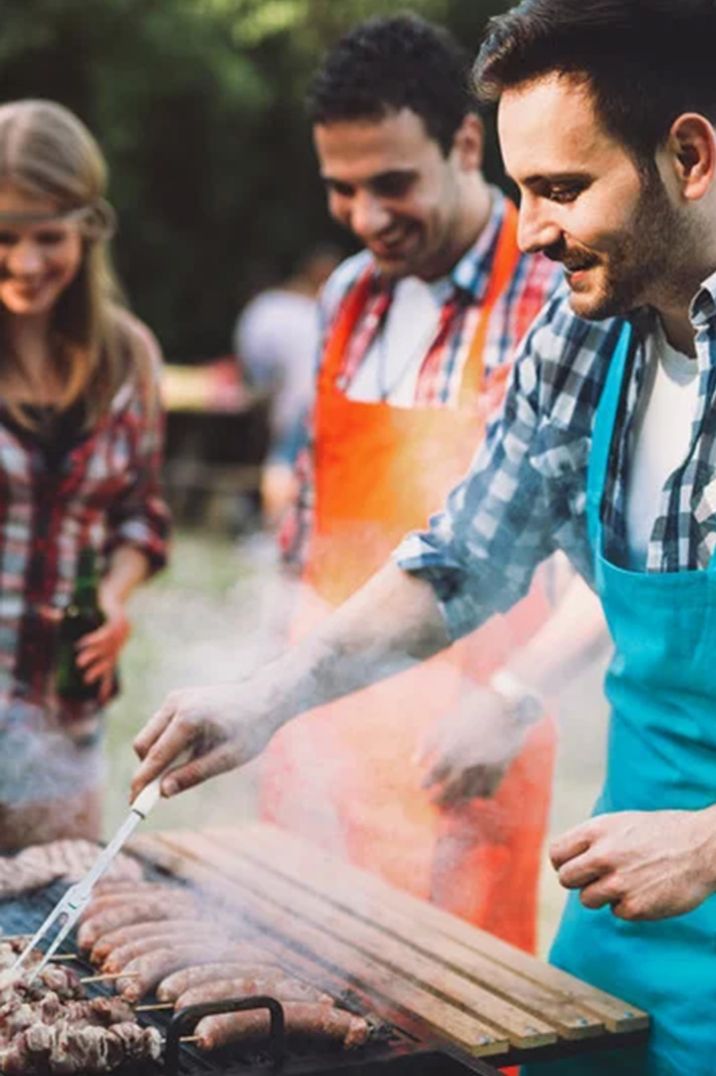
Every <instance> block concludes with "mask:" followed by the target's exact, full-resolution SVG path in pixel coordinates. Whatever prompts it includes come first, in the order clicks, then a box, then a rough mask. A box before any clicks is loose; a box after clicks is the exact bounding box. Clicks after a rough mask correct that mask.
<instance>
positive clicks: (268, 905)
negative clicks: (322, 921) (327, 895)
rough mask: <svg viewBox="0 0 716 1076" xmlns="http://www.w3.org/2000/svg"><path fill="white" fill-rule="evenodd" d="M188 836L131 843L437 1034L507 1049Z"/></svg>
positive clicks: (479, 1052) (482, 1051) (483, 1053)
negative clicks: (255, 888)
mask: <svg viewBox="0 0 716 1076" xmlns="http://www.w3.org/2000/svg"><path fill="white" fill-rule="evenodd" d="M185 837H186V834H179V833H178V832H176V831H175V832H173V833H171V834H169V833H161V834H149V835H143V836H141V837H139V838H134V839H133V840H132V842H131V846H130V847H131V848H132V849H134V850H135V851H137V852H138V854H139V855H142V856H144V857H145V858H147V859H149V860H151V861H153V862H155V863H157V864H158V865H159V866H163V867H164V868H165V869H166V870H170V871H172V872H173V873H174V874H176V875H178V876H180V877H184V878H186V879H187V880H189V881H193V882H195V883H196V884H197V885H200V886H202V887H204V888H206V889H207V890H211V891H213V892H214V893H217V894H218V895H219V896H220V897H221V898H222V899H224V898H228V899H232V900H233V901H235V903H236V907H237V910H239V909H240V910H241V911H243V912H244V913H245V914H247V915H250V916H251V917H252V918H254V919H255V920H256V921H257V922H258V923H259V925H260V926H264V927H265V928H266V929H267V930H269V931H274V932H276V933H277V934H280V935H282V936H283V937H286V938H287V939H288V940H289V941H290V942H291V943H293V944H296V945H298V946H300V947H302V948H305V949H307V950H308V951H309V952H310V953H312V954H313V955H314V956H316V957H317V958H318V959H319V960H320V961H321V962H322V963H327V964H328V965H329V966H330V967H332V968H334V969H338V970H339V971H342V972H343V974H345V975H347V976H348V977H350V978H352V979H354V980H355V981H356V982H357V983H358V985H359V987H361V988H362V989H365V990H368V991H371V992H372V991H375V992H376V993H378V994H379V995H381V996H382V997H383V998H385V999H386V1000H387V1001H388V1002H390V1003H391V1004H392V1005H394V1006H395V1007H397V1008H399V1009H402V1010H403V1011H404V1012H406V1013H408V1014H409V1015H415V1016H417V1017H419V1018H420V1019H421V1020H422V1021H423V1022H424V1023H425V1024H426V1025H427V1026H428V1027H430V1028H432V1030H433V1031H434V1032H435V1033H437V1034H438V1035H440V1036H442V1037H443V1038H444V1039H447V1040H449V1041H452V1042H454V1043H456V1044H457V1045H458V1046H459V1047H460V1048H461V1049H463V1050H465V1051H466V1052H468V1053H470V1054H472V1055H473V1056H475V1057H488V1056H491V1055H494V1054H504V1053H506V1052H507V1050H508V1048H509V1043H508V1042H507V1039H506V1038H505V1037H504V1036H502V1037H501V1036H498V1035H497V1034H496V1033H495V1031H494V1029H493V1028H491V1027H489V1026H488V1025H487V1024H485V1023H483V1022H481V1021H480V1020H478V1019H477V1018H476V1017H474V1016H472V1015H470V1014H468V1013H465V1012H463V1011H462V1010H461V1009H458V1008H456V1007H455V1006H453V1005H450V1004H448V1003H447V1002H444V1001H442V1000H441V999H439V998H437V997H436V996H435V995H434V994H431V993H429V992H428V991H427V990H423V989H421V988H420V987H418V986H417V985H416V984H414V983H411V982H410V981H409V980H407V979H403V978H402V976H399V975H395V973H394V972H392V971H391V970H390V969H389V968H387V967H386V966H384V965H382V964H380V963H379V962H378V961H375V960H371V959H370V958H368V957H365V956H364V955H363V954H362V953H360V952H358V951H357V950H356V949H354V948H352V947H351V946H349V945H346V944H345V943H342V942H340V941H339V940H337V939H335V938H332V937H330V936H328V935H326V934H325V933H324V932H323V931H321V930H319V929H317V928H315V927H312V926H311V925H310V924H308V923H306V922H304V921H302V920H299V919H297V918H295V917H294V916H290V915H287V914H286V911H285V909H283V908H281V907H280V906H279V905H276V904H275V903H273V902H272V901H269V900H268V899H266V898H262V897H258V896H256V895H255V894H254V893H252V892H250V891H249V890H247V889H245V888H244V887H242V886H241V885H240V884H239V883H238V882H237V881H235V880H232V879H229V878H227V877H226V875H225V874H224V872H223V871H222V870H221V868H219V867H217V866H215V865H213V864H208V863H206V861H205V857H204V852H205V844H204V846H203V848H202V850H201V851H200V852H199V853H198V856H197V855H196V854H195V853H194V852H192V850H191V849H190V848H188V847H187V845H186V842H185V840H184V838H185Z"/></svg>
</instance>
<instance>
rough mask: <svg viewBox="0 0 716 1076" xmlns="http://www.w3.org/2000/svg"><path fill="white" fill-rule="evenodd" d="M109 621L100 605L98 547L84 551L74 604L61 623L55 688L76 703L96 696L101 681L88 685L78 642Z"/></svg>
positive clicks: (81, 556)
mask: <svg viewBox="0 0 716 1076" xmlns="http://www.w3.org/2000/svg"><path fill="white" fill-rule="evenodd" d="M104 620H105V616H104V613H103V612H102V610H101V609H100V606H99V570H98V566H97V556H96V553H95V551H94V549H91V548H85V549H82V550H81V551H80V555H79V560H78V563H77V577H76V579H75V586H74V590H73V592H72V597H71V599H70V603H69V605H68V606H67V608H66V609H65V612H64V616H63V617H62V621H61V623H60V629H59V633H58V638H57V652H56V658H55V672H56V680H55V687H56V690H57V694H58V695H59V696H60V698H63V699H67V700H71V701H73V702H82V701H85V700H89V699H96V698H97V695H98V693H99V689H100V683H99V681H97V682H96V683H92V684H88V683H86V682H85V679H84V672H83V670H82V669H80V668H79V667H78V665H77V642H78V641H79V640H80V639H81V638H82V636H83V635H87V633H88V632H90V631H94V630H95V628H98V627H99V626H100V624H103V623H104Z"/></svg>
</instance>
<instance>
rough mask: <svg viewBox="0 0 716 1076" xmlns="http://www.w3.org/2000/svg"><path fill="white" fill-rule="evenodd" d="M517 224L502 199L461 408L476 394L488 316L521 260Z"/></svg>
mask: <svg viewBox="0 0 716 1076" xmlns="http://www.w3.org/2000/svg"><path fill="white" fill-rule="evenodd" d="M517 220H518V214H517V209H516V208H515V206H514V205H513V204H512V202H510V201H508V200H507V199H506V200H505V217H504V220H503V222H502V228H501V229H500V235H499V237H498V240H497V248H496V250H495V257H494V261H493V263H492V270H491V272H490V282H489V284H488V286H487V290H486V292H485V297H484V299H483V301H482V307H481V309H480V314H479V320H478V323H477V328H476V330H475V333H474V335H473V337H472V341H471V342H470V351H469V354H468V357H467V361H466V363H465V375H464V377H463V381H462V386H461V388H460V403H461V404H463V405H469V404H470V401H471V400H474V399H475V396H476V394H477V393H478V392H479V390H480V386H481V384H482V375H483V372H484V369H485V343H486V340H487V330H488V328H489V325H490V314H491V313H492V310H493V308H494V306H495V304H496V303H497V301H498V299H499V298H500V296H501V295H502V293H503V292H504V290H505V289H506V288H507V286H508V285H509V283H510V280H511V279H512V277H513V275H514V273H515V271H516V269H517V265H518V263H519V260H520V257H521V253H520V248H519V246H518V245H517Z"/></svg>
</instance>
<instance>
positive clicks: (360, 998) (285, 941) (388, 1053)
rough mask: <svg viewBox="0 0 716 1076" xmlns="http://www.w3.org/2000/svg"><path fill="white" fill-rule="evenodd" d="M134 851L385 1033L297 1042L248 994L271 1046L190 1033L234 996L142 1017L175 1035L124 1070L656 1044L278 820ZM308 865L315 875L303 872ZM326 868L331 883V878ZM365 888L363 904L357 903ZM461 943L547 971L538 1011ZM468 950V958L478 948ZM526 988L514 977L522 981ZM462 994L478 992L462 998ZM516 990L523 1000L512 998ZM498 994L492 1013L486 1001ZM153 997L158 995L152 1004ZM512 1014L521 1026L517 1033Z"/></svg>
mask: <svg viewBox="0 0 716 1076" xmlns="http://www.w3.org/2000/svg"><path fill="white" fill-rule="evenodd" d="M279 850H280V851H279ZM133 852H134V854H135V855H138V856H139V858H140V859H142V861H143V863H144V866H145V873H146V875H147V877H148V878H149V879H151V880H163V881H166V882H168V883H171V884H173V885H176V886H178V887H179V886H183V885H186V884H187V883H188V882H190V883H192V884H194V885H196V884H199V885H201V886H202V887H203V888H204V889H205V890H207V891H208V892H210V893H211V899H212V900H218V901H220V902H222V904H223V905H224V907H226V906H229V907H231V908H233V909H235V910H236V914H237V917H238V916H241V917H242V918H243V919H244V920H245V921H246V922H247V923H248V924H249V925H250V926H251V927H252V928H255V929H258V930H259V932H260V933H261V937H260V939H259V940H260V944H261V945H262V946H264V945H265V946H266V948H268V949H270V950H271V951H272V953H273V955H274V956H275V957H276V961H277V963H279V964H280V965H281V966H283V967H284V968H285V969H286V970H287V971H289V972H293V973H294V974H297V975H299V976H300V977H301V978H303V979H304V980H306V981H313V982H314V983H316V984H320V985H321V986H322V987H323V988H324V989H326V990H329V991H330V992H331V993H332V994H333V995H334V997H336V999H337V1000H338V1002H339V1004H340V1005H341V1006H342V1007H343V1008H347V1009H350V1010H352V1011H354V1012H357V1013H360V1014H361V1015H363V1016H364V1017H366V1018H367V1019H368V1021H369V1024H370V1027H371V1033H370V1036H369V1039H368V1042H367V1043H366V1044H365V1045H364V1046H361V1047H359V1048H357V1049H351V1050H347V1049H343V1050H341V1049H339V1048H337V1047H329V1046H323V1045H320V1044H316V1045H314V1046H311V1045H310V1044H305V1045H300V1044H299V1045H297V1044H295V1043H294V1042H293V1041H290V1042H288V1041H285V1040H284V1036H283V1034H282V1024H283V1021H282V1009H281V1006H280V1004H279V1003H278V1002H277V1001H276V1000H275V999H273V998H245V999H236V1001H235V1002H234V1003H228V1005H231V1006H232V1007H234V1008H239V1007H240V1008H257V1007H258V1008H265V1009H268V1010H269V1012H270V1014H271V1017H272V1020H271V1025H272V1033H271V1036H270V1038H269V1041H268V1042H267V1043H266V1044H265V1045H262V1046H261V1048H254V1047H253V1046H251V1047H249V1046H245V1045H244V1044H239V1045H237V1046H234V1047H231V1048H226V1049H223V1050H220V1051H215V1052H213V1053H211V1054H207V1053H204V1052H199V1051H198V1050H197V1049H196V1048H195V1047H194V1046H192V1045H191V1043H188V1042H186V1041H182V1040H184V1039H186V1038H187V1037H191V1032H192V1029H193V1027H194V1025H195V1024H196V1022H197V1021H198V1019H199V1018H200V1017H201V1016H203V1015H206V1014H207V1013H209V1012H222V1011H227V1003H226V1002H214V1003H209V1004H206V1005H202V1006H193V1007H192V1008H191V1009H185V1010H183V1012H182V1013H179V1014H176V1015H172V1014H167V1013H166V1012H160V1011H157V1012H142V1013H141V1014H138V1019H139V1020H140V1022H141V1023H142V1024H145V1025H149V1024H151V1025H153V1026H154V1027H157V1028H158V1029H159V1030H160V1032H161V1033H162V1035H163V1037H164V1039H165V1043H166V1045H165V1051H164V1058H163V1062H162V1064H155V1063H151V1062H147V1063H144V1064H143V1065H142V1066H141V1068H140V1067H138V1066H137V1064H136V1063H133V1064H132V1065H131V1066H128V1065H125V1066H123V1067H122V1068H120V1069H117V1070H116V1073H117V1076H130V1073H131V1074H132V1076H139V1074H140V1073H141V1074H142V1076H159V1074H160V1073H163V1072H164V1073H169V1074H170V1076H173V1074H181V1076H202V1074H211V1073H221V1074H226V1076H266V1073H267V1072H277V1071H278V1072H280V1073H281V1074H282V1076H340V1074H341V1073H343V1072H344V1071H345V1072H346V1076H382V1074H383V1073H385V1076H438V1074H439V1076H461V1074H462V1076H466V1074H468V1073H476V1074H478V1076H479V1074H482V1076H497V1068H496V1067H495V1066H496V1065H499V1066H503V1065H505V1064H513V1063H517V1062H520V1061H524V1060H530V1061H532V1062H536V1061H540V1060H549V1059H552V1058H554V1057H566V1056H570V1055H575V1054H580V1053H582V1054H584V1053H593V1052H594V1051H596V1050H601V1049H614V1048H615V1047H616V1046H629V1045H633V1044H636V1043H639V1042H643V1041H644V1039H645V1036H646V1034H647V1025H648V1019H647V1017H646V1016H645V1014H644V1013H641V1012H639V1011H638V1010H635V1009H633V1008H632V1007H630V1006H628V1005H626V1004H625V1003H622V1002H619V1001H618V1000H617V999H613V998H609V997H608V995H604V994H602V993H601V992H599V991H593V990H592V989H591V988H590V987H588V986H586V985H585V984H581V983H579V982H578V981H577V980H572V983H573V984H576V986H574V987H572V988H571V989H570V988H569V987H565V986H564V984H562V987H563V990H562V996H561V997H560V996H559V991H558V990H557V989H556V987H555V985H554V983H555V982H557V981H560V982H561V979H558V978H553V979H552V980H551V985H550V976H556V977H562V978H563V979H564V981H565V983H566V982H568V980H569V977H567V976H564V975H563V973H561V972H557V971H556V969H548V968H547V967H546V965H542V964H540V963H539V962H538V961H536V960H533V959H532V958H530V957H527V956H525V955H524V954H521V953H518V952H517V951H516V950H512V949H511V947H509V946H504V943H500V942H497V941H496V940H495V939H491V938H489V936H488V935H485V934H483V932H481V931H477V930H475V929H474V928H472V927H470V926H469V925H468V924H464V923H461V922H460V921H459V920H454V919H453V917H452V916H447V915H446V913H443V912H440V911H438V910H437V909H434V908H432V907H431V906H429V905H423V902H419V901H415V900H414V899H413V898H410V897H408V896H406V895H404V894H402V893H398V892H397V891H396V890H393V889H391V887H388V886H386V885H385V884H384V883H382V882H379V881H378V880H377V879H374V878H371V877H370V876H367V875H364V874H363V873H362V872H359V871H355V870H354V869H353V868H350V867H346V866H345V865H343V864H341V865H337V864H335V863H331V862H330V861H328V860H327V859H326V858H325V857H323V856H322V855H321V854H320V853H318V852H317V851H315V850H312V851H307V850H306V849H305V848H302V847H301V846H300V842H296V841H295V840H294V839H292V838H289V837H287V836H286V835H284V834H280V833H279V831H276V830H273V829H272V828H271V827H266V826H256V827H250V828H248V827H247V828H245V829H243V830H241V831H238V830H236V831H233V830H232V831H226V830H223V831H213V832H211V833H206V834H196V833H191V834H190V833H174V834H163V835H150V836H145V837H142V838H139V839H137V840H135V842H134V846H133ZM306 856H308V857H309V860H310V863H311V867H310V869H306V866H305V864H306V859H305V857H306ZM266 864H270V866H267V865H266ZM327 871H328V872H329V878H330V879H332V880H331V881H328V882H325V879H326V876H327V875H326V872H327ZM292 875H293V876H292ZM299 876H300V877H299ZM324 883H325V884H324ZM312 886H313V887H314V888H313V889H312V888H311V887H312ZM65 889H66V884H65V883H62V882H55V883H53V884H52V885H50V886H47V887H45V888H44V889H42V890H39V891H37V892H35V893H32V894H28V895H26V896H24V897H22V898H17V899H14V900H10V901H5V902H3V903H0V928H2V930H3V931H4V932H5V933H6V934H20V933H27V932H31V931H33V930H34V929H36V928H37V926H39V924H40V923H41V922H42V920H43V919H44V917H45V916H46V915H47V913H48V912H49V911H50V909H51V908H52V907H53V905H54V904H55V902H56V901H57V900H58V899H59V897H60V896H61V895H62V894H63V893H64V891H65ZM316 890H318V891H316ZM351 894H352V899H353V901H354V904H355V907H354V908H353V909H352V910H351V909H350V908H348V905H349V904H350V901H351ZM418 913H419V914H418ZM401 915H402V916H403V917H407V919H406V922H409V923H410V927H411V930H412V933H413V939H414V956H413V957H412V958H411V959H410V960H408V961H407V963H408V966H407V967H406V970H405V972H404V974H403V973H401V971H400V970H399V969H397V968H396V961H398V960H400V959H407V958H406V957H405V953H404V949H405V947H404V945H403V943H401V941H400V938H399V937H397V936H396V932H398V933H399V932H400V922H401V920H400V916H401ZM436 923H437V924H439V925H440V928H441V929H442V930H443V931H444V929H445V924H447V926H448V927H449V928H450V929H451V930H452V931H454V937H453V939H452V940H451V939H450V937H449V936H448V935H446V934H444V933H440V932H439V931H436V930H435V929H433V928H434V925H435V924H436ZM386 924H387V925H386ZM376 932H377V934H378V940H377V941H376V939H375V938H374V935H375V934H376ZM73 937H74V936H71V937H70V939H68V943H66V944H65V945H64V947H63V952H74V953H75V954H76V958H77V965H76V967H77V968H78V969H79V970H80V972H81V973H82V974H87V975H92V974H94V972H95V971H96V969H94V968H93V967H92V966H91V965H90V964H89V963H88V962H87V961H86V960H85V959H84V958H83V957H82V956H80V955H79V953H78V951H77V949H76V947H75V946H74V941H73ZM455 938H469V939H473V940H474V939H478V941H479V944H480V945H483V944H484V945H488V946H489V947H490V948H494V949H495V952H496V953H497V954H498V955H501V958H502V959H504V960H508V958H509V960H513V961H514V962H515V966H516V967H522V966H523V962H525V961H526V962H528V964H527V965H525V966H527V967H528V968H529V970H530V973H531V975H532V976H534V978H532V979H530V978H529V977H527V978H524V977H523V981H524V983H525V984H526V994H530V993H531V995H532V996H533V999H534V1000H533V1003H532V1004H531V1005H530V1003H529V1002H527V1004H528V1005H529V1008H528V1010H526V1011H522V1012H521V1017H522V1019H521V1020H519V1019H518V1018H517V1015H516V1014H517V1013H518V1009H517V1007H516V1005H515V1004H514V992H515V989H516V988H515V985H514V983H513V982H512V980H511V979H510V974H511V973H510V971H509V969H507V970H506V968H505V965H504V963H503V964H500V963H499V962H498V961H497V960H495V961H494V964H493V967H494V983H493V986H494V993H493V995H490V993H489V991H490V989H491V988H490V987H489V984H486V983H485V976H484V974H483V973H482V972H481V971H479V967H480V966H481V965H480V961H479V960H478V959H477V957H476V956H475V952H474V951H473V956H474V957H475V959H474V960H473V961H472V962H471V961H470V960H469V959H467V957H465V958H464V959H465V966H464V967H462V968H460V969H459V971H460V974H459V975H458V972H457V971H456V969H455V960H456V959H457V956H456V955H455V954H456V953H459V952H461V951H462V950H461V949H460V946H461V944H462V943H460V942H458V941H456V940H455ZM476 944H477V943H476ZM376 945H378V946H379V952H376V951H375V948H374V947H375V946H376ZM503 946H504V952H503V949H502V947H503ZM462 948H463V949H464V951H465V953H468V951H469V950H468V947H467V946H466V945H464V944H463V945H462ZM478 948H479V946H478ZM433 950H435V951H439V952H441V953H442V951H443V950H444V951H445V954H446V956H445V964H444V965H443V966H441V965H440V964H438V963H437V962H436V963H435V964H434V966H431V965H430V963H429V961H428V955H429V954H430V952H431V951H433ZM505 954H506V955H505ZM378 958H380V959H378ZM383 960H384V961H385V963H383ZM448 964H449V965H450V967H448V966H447V965H448ZM538 971H539V973H540V975H542V974H543V975H544V976H546V978H547V980H548V984H547V986H545V985H544V984H541V983H540V981H539V978H540V975H538ZM476 976H477V977H478V979H479V981H478V980H477V979H476ZM513 979H514V982H515V983H516V982H517V979H516V978H515V975H513ZM428 980H429V981H428ZM510 984H511V985H510ZM461 989H464V990H465V991H466V992H465V993H464V994H461V993H460V990H461ZM470 990H472V992H474V995H475V999H476V1000H475V1006H474V1010H472V1009H471V1007H470V1005H469V1004H468V1002H469V1000H470V998H471V996H472V995H471V993H470ZM550 991H551V994H550ZM88 993H90V995H91V996H97V995H107V994H111V993H112V986H111V985H110V984H107V983H93V984H89V985H88ZM508 993H509V994H510V996H511V997H512V1001H508V1000H507V995H508ZM456 995H457V998H456ZM490 996H492V1005H490V1004H488V1003H487V1001H486V1000H485V999H487V998H489V997H490ZM550 997H551V998H552V1000H553V1002H554V1004H553V1006H552V1008H550V1005H549V1004H548V1002H549V999H550ZM481 999H482V1004H480V1000H481ZM152 1000H153V999H152V998H151V997H149V998H145V999H143V1004H144V1003H145V1002H149V1003H151V1001H152ZM560 1004H561V1006H562V1007H561V1010H559V1012H561V1016H560V1015H559V1012H558V1009H559V1005H560ZM555 1006H556V1007H555ZM540 1007H541V1008H540ZM538 1009H539V1012H538ZM513 1010H514V1013H515V1015H514V1017H513V1024H509V1022H508V1017H510V1016H511V1014H512V1013H513ZM500 1021H502V1023H500ZM548 1021H550V1022H548Z"/></svg>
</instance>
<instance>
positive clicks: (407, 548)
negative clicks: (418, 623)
mask: <svg viewBox="0 0 716 1076" xmlns="http://www.w3.org/2000/svg"><path fill="white" fill-rule="evenodd" d="M392 559H393V561H394V563H395V564H396V565H397V566H398V567H399V568H400V569H401V570H402V571H404V572H407V573H408V574H409V575H415V576H418V577H419V578H421V579H424V580H425V581H426V583H429V584H430V586H431V587H432V588H433V591H434V592H435V597H436V599H437V603H438V608H439V610H440V615H441V616H442V618H443V622H444V624H445V630H446V632H447V634H448V637H449V639H450V641H451V642H455V641H456V640H457V639H461V638H462V637H463V636H464V635H469V633H470V632H471V631H474V630H475V629H476V628H479V627H480V626H481V625H482V624H484V623H485V621H486V620H489V619H490V617H491V616H492V615H493V613H496V612H499V611H500V610H499V609H498V608H497V607H496V606H493V604H492V603H491V601H490V598H489V596H488V595H487V594H486V593H485V589H486V588H483V587H482V586H481V578H480V575H479V574H478V573H476V572H475V571H473V570H471V571H470V573H469V574H468V573H467V572H466V571H465V568H464V566H463V565H462V564H460V563H459V562H457V561H456V560H454V559H452V558H451V557H450V555H449V553H448V552H447V550H445V549H443V548H440V549H438V548H436V547H435V545H433V544H432V543H431V542H430V541H429V540H428V538H427V537H426V535H425V534H420V533H414V534H409V535H407V537H406V538H404V539H403V541H402V542H401V543H400V545H399V546H397V548H396V549H395V550H394V551H393V554H392Z"/></svg>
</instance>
